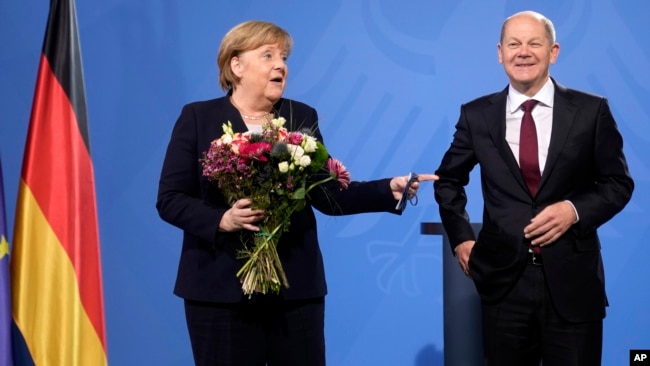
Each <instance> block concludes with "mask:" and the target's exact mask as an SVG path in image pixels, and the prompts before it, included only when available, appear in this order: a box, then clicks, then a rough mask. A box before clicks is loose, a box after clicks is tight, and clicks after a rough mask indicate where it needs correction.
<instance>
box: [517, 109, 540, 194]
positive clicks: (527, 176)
mask: <svg viewBox="0 0 650 366" xmlns="http://www.w3.org/2000/svg"><path fill="white" fill-rule="evenodd" d="M536 104H537V101H536V100H534V99H529V100H527V101H525V102H524V103H523V104H522V105H521V109H523V111H524V117H523V118H522V119H521V134H520V135H519V168H520V169H521V174H522V175H523V176H524V180H525V181H526V185H527V186H528V190H529V191H530V194H531V195H532V196H533V197H535V194H537V187H538V186H539V181H540V179H541V178H542V176H541V174H540V172H539V160H538V158H537V156H538V155H537V153H538V151H537V129H536V128H535V121H533V115H532V114H531V112H532V110H533V108H535V105H536Z"/></svg>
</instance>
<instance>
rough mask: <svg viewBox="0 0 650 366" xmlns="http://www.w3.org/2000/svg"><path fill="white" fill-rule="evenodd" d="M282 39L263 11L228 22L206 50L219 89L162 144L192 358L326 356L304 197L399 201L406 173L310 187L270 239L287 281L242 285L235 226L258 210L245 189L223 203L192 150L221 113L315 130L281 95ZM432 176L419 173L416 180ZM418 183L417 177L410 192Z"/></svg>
mask: <svg viewBox="0 0 650 366" xmlns="http://www.w3.org/2000/svg"><path fill="white" fill-rule="evenodd" d="M292 42H293V41H292V38H291V36H290V35H289V34H288V33H287V32H286V31H285V30H283V29H282V28H280V27H278V26H276V25H274V24H271V23H267V22H261V21H249V22H245V23H242V24H239V25H237V26H236V27H234V28H233V29H231V30H230V31H229V32H228V33H227V34H226V35H225V37H224V38H223V40H222V43H221V47H220V49H219V55H218V59H217V62H218V66H219V69H220V74H219V83H220V86H221V88H222V89H223V90H224V91H226V92H227V95H226V96H224V97H221V98H217V99H213V100H208V101H201V102H195V103H190V104H188V105H186V106H184V108H183V110H182V112H181V114H180V116H179V118H178V120H177V122H176V125H175V126H174V129H173V132H172V136H171V140H170V142H169V146H168V148H167V153H166V156H165V161H164V164H163V168H162V172H161V177H160V185H159V191H158V200H157V203H156V207H157V209H158V212H159V214H160V216H161V218H162V219H163V220H165V221H166V222H168V223H170V224H172V225H174V226H177V227H178V228H180V229H182V230H183V249H182V253H181V257H180V264H179V268H178V275H177V280H176V285H175V288H174V293H175V294H176V295H178V296H179V297H181V298H183V299H184V301H185V315H186V320H187V326H188V330H189V335H190V340H191V343H192V351H193V355H194V360H195V363H196V364H197V365H245V366H247V365H251V366H258V365H259V366H263V365H270V366H273V365H278V366H292V365H295V366H305V365H310V366H317V365H325V342H324V296H325V294H326V293H327V288H326V283H325V273H324V269H323V260H322V257H321V252H320V248H319V244H318V238H317V233H316V219H315V216H314V211H313V209H312V207H313V208H316V209H317V210H319V211H321V212H322V213H324V214H328V215H349V214H356V213H362V212H392V213H399V211H397V210H396V209H395V205H396V203H397V201H398V200H399V199H400V198H401V196H402V191H403V189H404V188H405V185H406V178H405V177H395V178H392V179H389V178H386V179H380V180H376V181H369V182H363V183H361V182H352V183H351V184H350V185H349V187H348V189H346V190H339V189H338V188H336V187H335V186H329V187H328V185H327V184H325V185H324V187H325V189H323V190H320V189H315V190H313V191H312V192H310V195H309V197H308V205H307V207H306V208H304V209H303V210H301V211H299V212H297V213H294V214H293V215H292V217H291V226H290V230H289V231H288V232H285V233H283V234H282V236H281V239H280V242H279V244H278V252H279V256H280V259H281V261H282V265H283V267H284V271H285V273H286V276H287V279H288V281H289V283H290V287H289V288H283V289H282V290H281V291H280V293H279V294H277V295H275V294H266V295H255V296H252V297H250V298H249V296H244V294H243V293H242V288H241V283H240V281H239V279H238V278H237V276H236V273H237V271H238V270H239V269H240V268H241V266H242V263H243V262H242V260H240V259H238V258H237V252H238V250H240V249H241V248H242V244H241V235H240V234H241V233H242V232H255V231H258V230H259V227H258V226H257V223H258V222H259V221H260V220H261V219H262V218H263V215H264V212H262V211H261V210H256V209H252V208H251V203H252V202H251V200H250V199H248V198H245V197H242V198H241V199H239V200H237V201H236V202H235V203H234V204H233V205H232V206H229V205H228V204H226V202H225V200H224V198H223V196H222V194H221V192H220V191H219V189H218V188H217V186H216V185H215V184H214V183H213V182H209V181H208V179H207V178H206V177H203V176H202V168H201V164H200V161H199V160H200V159H201V157H202V153H203V152H204V151H206V150H208V148H209V147H210V142H211V141H212V140H214V139H215V138H218V137H219V136H221V134H222V131H221V126H222V124H223V123H225V122H227V121H230V122H232V128H233V130H234V131H235V132H245V131H247V130H259V129H260V128H261V126H262V124H263V123H264V122H266V121H270V120H271V119H272V118H276V117H284V118H285V119H286V120H287V121H288V124H289V125H290V126H287V127H288V128H289V129H290V130H292V129H293V130H295V129H303V128H306V129H308V130H310V131H313V135H314V136H315V137H316V138H317V139H318V140H319V141H321V142H322V141H323V139H322V136H321V134H320V131H319V129H318V123H317V121H318V116H317V113H316V110H314V109H313V108H311V107H310V106H308V105H306V104H303V103H300V102H297V101H292V100H289V99H284V98H282V94H283V92H284V89H285V86H286V81H287V74H288V68H287V64H286V61H287V58H288V57H289V54H290V52H291V48H292ZM435 178H436V176H434V175H428V174H425V175H421V176H420V179H419V180H420V181H424V180H433V179H435ZM332 184H334V185H335V184H336V183H332ZM418 186H419V182H417V181H416V182H415V183H414V184H413V186H412V188H411V190H410V191H409V193H410V194H415V192H416V190H417V188H418ZM333 202H335V204H333Z"/></svg>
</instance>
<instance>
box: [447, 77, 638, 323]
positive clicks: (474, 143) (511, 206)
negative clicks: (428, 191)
mask: <svg viewBox="0 0 650 366" xmlns="http://www.w3.org/2000/svg"><path fill="white" fill-rule="evenodd" d="M553 82H554V84H555V97H554V107H553V127H552V132H551V141H550V146H549V151H548V157H547V161H546V166H545V168H544V172H543V175H542V180H541V182H540V187H539V191H538V193H537V196H536V197H535V198H533V197H531V194H530V193H529V191H528V189H527V188H526V184H525V183H524V179H523V177H522V175H521V173H520V170H519V166H518V164H517V161H516V160H515V157H514V155H513V153H512V151H511V149H510V147H509V146H508V143H507V142H506V138H505V133H506V123H505V113H506V100H507V94H508V88H506V89H504V90H503V91H501V92H499V93H495V94H491V95H487V96H484V97H481V98H478V99H476V100H474V101H471V102H469V103H467V104H465V105H463V106H462V107H461V114H460V118H459V121H458V123H457V125H456V132H455V134H454V138H453V142H452V143H451V147H450V148H449V150H448V151H447V152H446V154H445V155H444V157H443V159H442V162H441V165H440V167H439V169H438V170H437V171H436V174H438V175H439V176H440V180H439V181H437V182H434V191H435V198H436V201H437V202H438V204H439V208H440V216H441V220H442V223H443V226H444V228H445V231H446V233H447V235H448V237H449V240H450V243H451V245H452V251H453V249H454V248H455V246H456V245H458V244H460V243H462V242H464V241H467V240H475V239H476V238H475V235H474V232H473V231H472V227H471V225H470V222H469V218H468V216H467V213H466V211H465V206H466V203H467V197H466V195H465V190H464V186H465V185H467V184H468V183H469V174H470V171H471V170H472V169H473V168H474V166H475V165H476V164H479V166H480V176H481V186H482V192H483V200H484V207H483V222H482V228H481V230H480V231H479V233H478V239H477V241H476V243H475V246H474V248H473V250H472V252H471V254H470V260H469V265H470V269H471V274H472V278H473V280H474V283H475V285H476V288H477V290H478V293H479V295H480V297H481V299H482V301H484V302H486V303H494V302H496V301H498V300H500V299H501V298H502V297H503V296H504V295H505V294H506V293H507V291H508V290H509V289H510V288H511V286H513V284H514V283H515V281H517V279H518V278H519V275H520V274H521V272H522V271H523V269H524V267H525V266H526V258H527V254H528V251H529V241H528V240H526V239H525V238H524V233H523V229H524V227H525V226H527V225H528V224H529V223H530V220H531V219H532V218H533V217H534V216H535V215H536V214H537V213H539V212H540V211H541V210H542V209H543V208H544V207H546V206H548V205H551V204H553V203H556V202H558V201H563V200H569V201H571V202H572V203H573V204H574V206H575V208H576V210H577V212H578V215H579V222H578V223H576V224H574V225H573V226H572V227H571V228H570V229H569V230H568V231H567V232H566V233H565V234H564V235H562V237H560V238H559V239H558V240H557V242H555V243H554V244H552V245H549V246H546V247H543V248H542V256H543V258H544V273H545V275H546V279H547V283H548V287H549V290H550V293H551V298H552V299H553V301H554V304H555V307H556V309H557V311H558V312H559V314H560V315H561V316H562V317H563V318H565V319H567V320H568V321H590V320H597V319H602V318H603V317H604V316H605V307H606V306H607V297H606V295H605V279H604V272H603V263H602V258H601V254H600V241H599V238H598V234H597V228H598V227H599V226H600V225H602V224H603V223H605V222H606V221H608V220H609V219H611V218H612V217H613V216H614V215H615V214H616V213H618V212H619V211H621V210H622V209H623V207H624V206H625V205H626V204H627V202H628V201H629V200H630V198H631V195H632V190H633V188H634V183H633V181H632V178H631V177H630V173H629V171H628V167H627V163H626V160H625V156H624V154H623V139H622V137H621V134H620V133H619V131H618V129H617V126H616V122H615V121H614V118H613V116H612V113H611V112H610V109H609V106H608V103H607V100H606V99H605V98H602V97H598V96H594V95H591V94H587V93H584V92H580V91H577V90H572V89H567V88H565V87H563V86H561V85H559V84H557V83H555V81H554V80H553Z"/></svg>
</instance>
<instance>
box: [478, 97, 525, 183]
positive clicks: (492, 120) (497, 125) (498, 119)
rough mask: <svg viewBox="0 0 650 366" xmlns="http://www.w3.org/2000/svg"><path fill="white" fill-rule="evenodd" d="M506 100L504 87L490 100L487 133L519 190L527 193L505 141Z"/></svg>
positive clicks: (486, 111)
mask: <svg viewBox="0 0 650 366" xmlns="http://www.w3.org/2000/svg"><path fill="white" fill-rule="evenodd" d="M507 98H508V88H507V87H506V88H505V89H504V90H503V91H501V93H497V94H495V95H494V96H492V98H490V102H491V105H490V106H489V107H488V108H486V109H485V116H484V117H485V119H486V123H487V124H488V126H489V127H488V133H489V134H490V137H491V138H492V142H493V143H494V146H496V148H497V150H498V151H499V155H500V156H501V159H502V160H503V161H504V162H505V164H506V165H507V166H508V169H510V172H511V173H512V176H513V177H514V179H515V180H516V181H517V183H518V184H519V185H520V186H521V188H522V189H523V190H524V191H525V192H528V188H527V187H526V182H525V181H524V178H523V176H522V175H521V170H520V169H519V164H517V159H515V156H514V154H513V153H512V150H511V149H510V146H509V145H508V141H506V101H507Z"/></svg>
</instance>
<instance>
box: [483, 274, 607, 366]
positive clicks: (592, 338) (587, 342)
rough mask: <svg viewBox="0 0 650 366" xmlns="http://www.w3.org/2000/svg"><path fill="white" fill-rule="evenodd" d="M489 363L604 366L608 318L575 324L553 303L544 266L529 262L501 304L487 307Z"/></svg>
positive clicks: (485, 332) (485, 333)
mask: <svg viewBox="0 0 650 366" xmlns="http://www.w3.org/2000/svg"><path fill="white" fill-rule="evenodd" d="M482 313H483V346H484V352H485V357H486V361H487V365H490V366H510V365H512V366H538V365H540V361H541V362H542V364H543V365H544V366H600V363H601V357H602V339H603V321H602V320H599V321H594V322H585V323H570V322H567V321H566V320H564V319H562V318H561V317H560V316H559V315H558V313H557V312H556V311H555V308H554V307H553V303H552V301H551V298H550V294H549V292H548V287H547V285H546V280H545V278H544V267H542V266H535V265H533V264H528V265H527V266H526V269H525V270H524V272H523V274H522V275H521V278H520V279H519V281H518V282H517V283H516V285H515V286H514V287H513V289H512V290H511V291H510V292H509V293H508V295H507V296H506V297H505V298H504V299H503V300H502V301H500V302H499V303H497V304H494V305H487V304H483V305H482Z"/></svg>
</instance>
